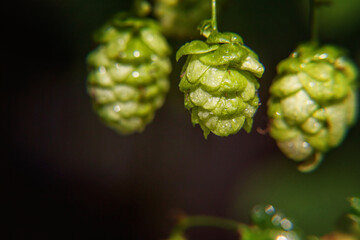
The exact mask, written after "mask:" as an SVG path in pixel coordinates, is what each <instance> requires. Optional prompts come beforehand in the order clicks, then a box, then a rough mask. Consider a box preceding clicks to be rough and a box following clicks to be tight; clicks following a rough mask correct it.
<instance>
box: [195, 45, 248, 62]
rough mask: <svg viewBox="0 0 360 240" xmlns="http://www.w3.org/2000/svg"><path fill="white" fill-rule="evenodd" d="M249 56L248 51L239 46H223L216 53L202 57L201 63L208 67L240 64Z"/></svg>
mask: <svg viewBox="0 0 360 240" xmlns="http://www.w3.org/2000/svg"><path fill="white" fill-rule="evenodd" d="M246 56H247V51H246V50H245V49H244V48H242V47H240V46H239V45H237V44H233V43H230V44H222V45H220V47H219V48H218V49H217V50H216V51H214V52H209V53H206V54H204V55H202V56H201V57H200V61H201V62H202V63H204V64H206V65H211V66H219V65H225V64H230V63H232V64H234V65H236V63H240V62H241V61H242V60H243V59H244V58H245V57H246Z"/></svg>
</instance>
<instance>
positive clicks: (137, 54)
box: [87, 14, 171, 134]
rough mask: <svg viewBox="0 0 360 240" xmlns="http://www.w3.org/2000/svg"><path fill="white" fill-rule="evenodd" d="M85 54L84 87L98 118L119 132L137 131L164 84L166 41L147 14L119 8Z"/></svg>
mask: <svg viewBox="0 0 360 240" xmlns="http://www.w3.org/2000/svg"><path fill="white" fill-rule="evenodd" d="M95 39H96V40H97V41H98V42H99V43H100V45H99V46H98V48H97V49H95V50H94V51H92V52H91V53H90V54H89V55H88V58H87V62H88V65H89V67H90V70H91V71H90V72H89V75H88V91H89V94H90V96H91V97H92V99H93V105H94V108H95V110H96V112H97V113H98V115H99V116H100V118H101V119H102V120H103V121H104V122H105V123H106V124H107V125H108V126H110V127H111V128H113V129H115V130H117V131H118V132H120V133H122V134H131V133H134V132H141V131H142V130H143V129H144V128H145V126H146V125H147V124H148V123H149V122H151V121H152V119H153V118H154V113H155V111H156V110H157V109H158V108H160V107H161V106H162V104H163V102H164V98H165V94H166V93H167V92H168V89H169V81H168V79H167V77H168V75H169V73H170V71H171V64H170V60H169V58H168V55H169V53H170V47H169V46H168V44H167V42H166V40H165V38H164V37H163V36H162V35H161V33H160V32H159V27H158V26H157V24H156V23H155V22H154V21H153V20H150V19H142V18H131V17H126V16H125V15H123V14H120V15H117V16H116V17H115V18H114V19H113V20H111V21H110V22H109V23H108V24H106V25H105V26H104V27H103V28H102V29H100V30H99V31H98V33H97V34H96V37H95Z"/></svg>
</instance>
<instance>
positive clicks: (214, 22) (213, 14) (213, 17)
mask: <svg viewBox="0 0 360 240" xmlns="http://www.w3.org/2000/svg"><path fill="white" fill-rule="evenodd" d="M211 25H212V27H213V30H214V31H217V20H216V0H212V2H211Z"/></svg>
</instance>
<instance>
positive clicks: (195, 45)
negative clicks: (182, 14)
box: [176, 24, 264, 138]
mask: <svg viewBox="0 0 360 240" xmlns="http://www.w3.org/2000/svg"><path fill="white" fill-rule="evenodd" d="M205 25H206V24H205ZM205 25H204V26H205ZM205 27H206V26H205ZM203 35H204V36H205V37H207V39H206V41H200V40H195V41H192V42H190V43H186V44H185V45H184V46H182V47H181V48H180V49H179V50H178V52H177V53H176V59H177V60H179V59H180V58H181V57H182V56H184V55H187V60H186V63H185V65H184V67H183V70H182V74H181V81H180V84H179V87H180V91H181V92H183V93H184V94H185V101H184V102H185V107H186V108H187V109H189V110H190V112H191V119H192V123H193V125H195V124H199V125H200V127H201V128H202V129H203V131H204V136H205V138H206V137H207V136H208V134H209V133H210V132H212V133H214V134H215V135H218V136H228V135H231V134H235V133H237V132H238V131H239V130H240V129H241V128H242V127H243V128H244V129H245V130H246V131H247V132H250V131H251V127H252V122H253V118H252V117H253V115H254V114H255V112H256V110H257V108H258V106H259V98H258V96H257V89H258V88H259V83H258V81H257V78H260V77H261V76H262V74H263V72H264V67H263V65H262V64H261V63H260V62H259V60H258V56H257V55H256V54H255V53H254V52H253V51H252V50H251V49H249V48H248V47H246V46H245V45H244V44H243V40H242V38H241V37H240V36H239V35H238V34H235V33H220V32H217V31H210V32H209V31H208V30H207V29H205V30H203Z"/></svg>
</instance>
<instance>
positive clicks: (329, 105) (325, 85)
mask: <svg viewBox="0 0 360 240" xmlns="http://www.w3.org/2000/svg"><path fill="white" fill-rule="evenodd" d="M277 71H278V76H277V77H276V79H275V80H274V82H273V84H272V86H271V87H270V94H271V97H270V100H269V109H268V115H269V117H270V118H271V128H270V135H271V136H272V137H273V138H274V139H275V140H276V141H277V145H278V146H279V148H280V149H281V151H282V152H283V153H284V154H285V155H286V156H287V157H288V158H291V159H293V160H295V161H305V160H306V161H305V162H304V163H303V164H302V165H300V167H299V169H300V170H302V171H311V170H313V169H314V168H315V167H316V166H317V165H318V164H319V163H320V161H321V159H322V156H323V153H325V152H327V151H328V150H329V149H330V148H332V147H335V146H337V145H339V144H340V143H341V141H342V140H343V139H344V136H345V134H346V132H347V129H348V128H349V126H350V125H352V124H353V123H354V121H355V118H356V104H357V102H356V83H355V81H356V76H357V71H356V67H355V66H354V64H353V63H352V62H351V61H350V60H348V59H347V58H346V56H345V55H344V52H343V51H342V50H341V49H339V48H337V47H334V46H329V45H325V46H321V47H319V46H316V45H314V44H303V45H300V46H299V47H298V48H297V49H296V50H295V51H294V52H293V53H292V54H291V55H290V57H289V58H287V59H285V60H283V61H281V62H280V63H279V65H278V68H277Z"/></svg>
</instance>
